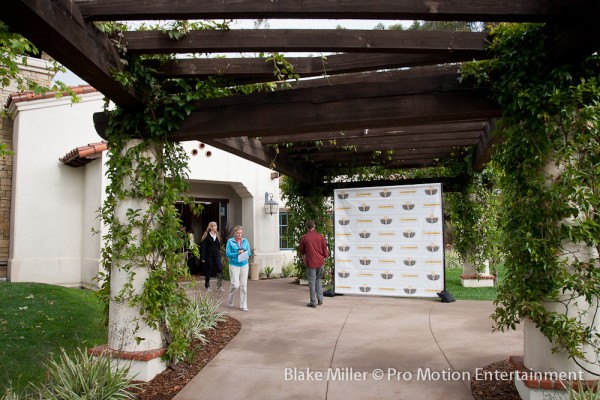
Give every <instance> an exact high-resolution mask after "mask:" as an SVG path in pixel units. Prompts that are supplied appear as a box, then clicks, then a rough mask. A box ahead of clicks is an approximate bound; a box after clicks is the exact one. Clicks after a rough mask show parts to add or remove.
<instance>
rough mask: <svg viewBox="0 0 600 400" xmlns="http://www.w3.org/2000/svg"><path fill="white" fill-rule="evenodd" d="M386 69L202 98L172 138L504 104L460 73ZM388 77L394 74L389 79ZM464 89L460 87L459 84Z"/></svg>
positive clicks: (427, 116)
mask: <svg viewBox="0 0 600 400" xmlns="http://www.w3.org/2000/svg"><path fill="white" fill-rule="evenodd" d="M409 72H411V73H409V74H406V76H405V78H401V77H400V75H398V74H391V75H385V74H382V75H383V78H381V79H380V81H379V82H367V83H362V84H353V85H341V86H337V87H336V85H331V86H326V87H325V86H322V87H315V88H307V89H296V90H288V91H282V92H273V93H259V94H253V95H248V96H238V97H232V98H225V99H217V100H215V101H206V102H202V103H198V106H197V110H196V111H194V112H193V113H192V115H191V116H190V117H189V118H188V119H187V120H186V121H184V122H183V123H182V126H181V129H180V130H179V131H178V132H175V133H174V134H173V139H174V140H202V138H223V137H234V136H256V137H266V136H271V135H281V133H282V132H285V133H286V134H287V135H290V134H297V133H310V132H320V131H327V130H332V131H337V130H345V129H363V128H368V129H374V128H383V127H390V126H394V127H398V126H403V125H417V124H422V123H425V124H432V123H439V122H454V121H464V120H469V119H477V120H480V119H487V118H493V117H498V116H500V110H499V109H498V108H497V106H495V105H494V104H492V103H491V102H490V101H489V100H488V99H487V92H486V91H484V90H466V89H464V88H462V87H461V86H460V84H459V83H458V81H457V79H456V78H457V76H456V75H453V74H451V73H441V74H439V75H438V76H437V77H434V76H426V77H422V78H420V77H419V76H418V75H416V74H413V73H412V71H409ZM386 77H388V78H389V77H393V78H390V79H387V78H386ZM461 89H462V90H461Z"/></svg>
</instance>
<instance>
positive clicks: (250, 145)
mask: <svg viewBox="0 0 600 400" xmlns="http://www.w3.org/2000/svg"><path fill="white" fill-rule="evenodd" d="M204 142H205V143H206V144H208V145H211V146H213V147H216V148H218V149H221V150H224V151H227V152H228V153H231V154H235V155H236V156H239V157H242V158H244V159H246V160H249V161H252V162H255V163H257V164H259V165H262V166H263V167H266V168H271V169H273V170H276V171H278V172H280V173H282V174H284V175H287V176H289V177H292V178H294V179H296V180H297V181H299V182H304V183H314V182H315V180H316V175H315V174H313V173H311V172H310V171H307V170H306V169H305V168H304V169H298V168H297V167H294V166H292V165H289V164H288V163H286V160H285V159H283V158H281V157H278V154H277V153H276V152H275V151H274V150H273V149H270V148H267V147H265V146H263V145H262V143H261V142H260V141H259V140H258V139H256V138H248V137H237V138H227V139H207V140H204Z"/></svg>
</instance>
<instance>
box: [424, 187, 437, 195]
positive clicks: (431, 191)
mask: <svg viewBox="0 0 600 400" xmlns="http://www.w3.org/2000/svg"><path fill="white" fill-rule="evenodd" d="M425 194H426V195H429V196H433V195H434V194H437V189H436V188H434V187H428V188H427V189H425Z"/></svg>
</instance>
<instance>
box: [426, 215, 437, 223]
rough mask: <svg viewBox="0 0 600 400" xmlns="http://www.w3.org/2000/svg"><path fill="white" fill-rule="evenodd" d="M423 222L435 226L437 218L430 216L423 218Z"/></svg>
mask: <svg viewBox="0 0 600 400" xmlns="http://www.w3.org/2000/svg"><path fill="white" fill-rule="evenodd" d="M425 221H427V222H429V223H430V224H435V223H436V222H438V217H436V216H435V215H433V214H432V215H430V216H429V217H427V218H425Z"/></svg>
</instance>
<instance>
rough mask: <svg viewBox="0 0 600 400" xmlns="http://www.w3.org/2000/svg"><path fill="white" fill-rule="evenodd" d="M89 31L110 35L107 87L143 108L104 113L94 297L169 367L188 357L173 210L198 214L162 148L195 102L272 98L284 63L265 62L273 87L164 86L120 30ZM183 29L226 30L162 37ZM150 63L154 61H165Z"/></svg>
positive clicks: (169, 149)
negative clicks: (131, 316)
mask: <svg viewBox="0 0 600 400" xmlns="http://www.w3.org/2000/svg"><path fill="white" fill-rule="evenodd" d="M97 26H98V28H99V29H100V30H102V31H103V32H105V33H113V37H115V38H116V39H114V41H115V47H116V48H117V49H118V50H119V51H120V52H121V57H122V62H123V66H124V68H123V70H122V71H120V72H117V73H115V74H114V79H115V80H116V81H118V82H119V83H121V84H122V85H123V86H124V87H133V88H135V90H136V93H137V95H138V97H139V98H140V99H141V101H142V104H143V108H141V109H139V110H125V109H122V108H120V107H116V109H114V110H111V111H110V112H108V109H107V112H108V115H109V125H108V129H107V130H106V137H107V139H108V142H109V149H110V154H109V157H108V161H107V176H108V178H109V182H108V187H107V189H106V199H105V201H104V203H103V206H102V209H101V213H100V214H101V215H100V218H101V220H102V222H103V224H104V225H105V226H106V228H107V229H106V234H105V237H104V238H105V241H106V246H105V247H104V248H103V250H102V265H103V267H104V272H102V273H101V274H100V277H99V282H100V290H99V294H100V296H101V297H102V298H103V300H104V303H105V304H106V307H107V310H108V307H109V304H110V301H111V300H112V301H117V302H122V303H127V304H129V305H130V306H132V307H134V308H137V309H139V311H140V319H141V320H143V322H144V323H145V324H147V325H148V326H150V327H151V328H153V329H155V330H158V331H160V332H161V333H162V335H163V338H164V339H165V341H166V344H167V352H166V354H165V358H166V359H167V360H168V361H170V362H171V363H176V362H177V361H178V360H179V359H181V358H184V357H188V356H189V355H190V352H191V351H193V349H190V347H189V345H190V343H189V335H187V334H186V329H187V327H186V318H187V314H188V313H187V309H188V307H189V299H188V296H187V295H186V293H185V289H184V288H183V287H182V286H181V285H180V284H179V281H180V278H181V277H182V276H184V277H185V276H188V277H189V271H188V269H187V267H186V263H185V256H184V251H183V250H184V247H185V244H186V243H185V242H186V240H187V235H185V234H184V232H183V231H182V230H181V219H180V215H179V212H178V210H177V209H176V206H175V205H176V203H177V202H184V203H185V204H188V205H189V206H191V207H192V209H194V210H196V211H197V210H198V209H197V208H195V207H194V206H193V201H192V199H191V198H189V197H188V196H187V195H186V193H188V191H189V188H190V186H189V183H188V180H187V179H188V173H189V170H188V166H187V164H188V157H187V154H186V153H185V151H184V149H183V147H182V145H181V144H180V143H177V142H173V141H171V140H169V135H170V133H172V132H173V131H175V130H176V129H177V128H178V127H179V125H180V123H181V122H182V121H183V120H185V119H186V118H187V117H188V116H189V115H190V114H191V113H192V111H193V110H194V109H195V102H196V101H198V100H203V99H210V98H217V97H225V96H231V95H234V94H238V93H251V92H255V91H269V90H274V89H275V88H276V87H277V84H278V83H280V82H281V80H285V79H295V76H294V75H293V68H291V67H290V66H289V65H288V64H289V63H287V62H286V61H285V59H284V58H283V57H281V56H280V55H277V54H275V55H273V56H271V57H268V58H266V59H265V62H271V63H273V64H274V66H276V67H277V68H276V70H275V71H274V74H275V75H276V77H275V79H274V80H275V82H270V83H263V84H256V85H243V86H236V85H235V84H233V83H231V82H228V81H226V80H225V79H221V78H218V77H214V78H207V79H204V80H195V79H194V80H192V79H177V80H170V81H168V82H167V85H164V84H163V82H159V81H158V80H156V79H155V78H154V77H153V72H154V71H153V70H152V69H151V68H149V67H147V66H145V65H144V62H143V61H144V60H143V59H142V58H140V57H137V56H130V55H127V48H126V47H127V44H126V43H123V42H122V40H121V39H122V36H120V35H119V34H118V32H119V31H120V30H124V29H126V27H125V26H123V25H122V24H112V23H111V24H107V23H99V24H98V25H97ZM141 29H148V27H145V26H142V27H141ZM150 29H159V27H158V26H154V27H150ZM190 29H226V25H225V24H211V23H208V22H204V23H202V24H201V25H198V24H189V23H185V21H178V22H175V23H171V25H170V27H169V28H168V29H167V30H165V33H166V34H169V36H170V37H171V38H173V39H180V38H181V37H184V36H185V34H186V33H187V32H188V31H189V30H190ZM154 58H155V59H156V58H158V60H159V61H161V60H165V59H169V58H170V57H168V56H158V57H157V56H154ZM166 86H168V87H169V90H166V89H165V87H166ZM174 88H176V90H174ZM173 93H176V94H173ZM140 268H142V269H144V270H145V272H146V273H147V276H148V278H147V279H146V280H145V281H144V284H143V288H142V290H141V291H136V290H135V288H134V284H133V280H134V278H135V275H136V273H138V272H139V269H140ZM116 270H119V271H120V272H121V273H123V274H126V276H127V280H126V282H125V284H124V285H123V287H122V288H121V289H119V290H118V291H117V290H116V288H112V289H111V275H112V274H113V273H114V271H116ZM138 339H139V340H142V339H143V338H138Z"/></svg>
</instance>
